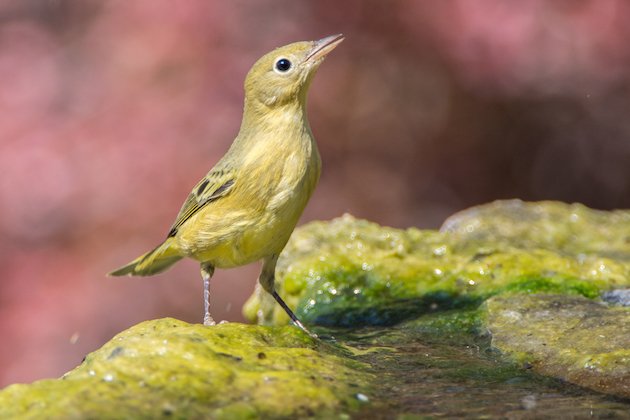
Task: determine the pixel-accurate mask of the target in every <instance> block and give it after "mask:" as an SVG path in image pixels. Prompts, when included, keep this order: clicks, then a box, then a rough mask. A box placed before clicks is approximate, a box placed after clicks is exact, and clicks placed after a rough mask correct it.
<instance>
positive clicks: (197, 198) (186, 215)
mask: <svg viewBox="0 0 630 420" xmlns="http://www.w3.org/2000/svg"><path fill="white" fill-rule="evenodd" d="M235 183H236V171H234V170H232V169H225V168H224V169H218V168H215V169H213V170H211V171H210V172H208V174H207V175H206V176H205V177H203V178H202V179H201V181H199V183H197V185H195V187H194V188H193V190H192V192H191V193H190V195H189V196H188V198H187V199H186V201H185V202H184V205H183V206H182V208H181V210H180V211H179V214H178V215H177V218H176V219H175V223H173V226H171V230H170V231H169V233H168V236H169V237H171V236H175V235H176V234H177V231H178V229H179V228H180V226H181V225H183V224H184V223H186V221H187V220H188V219H190V218H191V217H192V216H193V215H194V214H195V213H197V212H198V211H199V210H201V209H202V208H203V207H205V206H206V205H207V204H209V203H211V202H213V201H215V200H218V199H219V198H221V197H225V196H226V195H228V194H229V193H230V191H231V190H232V189H233V188H234V184H235Z"/></svg>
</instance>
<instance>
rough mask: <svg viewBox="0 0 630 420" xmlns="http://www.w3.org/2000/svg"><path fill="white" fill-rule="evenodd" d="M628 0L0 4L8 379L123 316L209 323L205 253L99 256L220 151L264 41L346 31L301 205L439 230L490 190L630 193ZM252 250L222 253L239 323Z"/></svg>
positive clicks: (55, 361) (534, 194)
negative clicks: (190, 257) (127, 270)
mask: <svg viewBox="0 0 630 420" xmlns="http://www.w3.org/2000/svg"><path fill="white" fill-rule="evenodd" d="M628 21H630V3H628V2H626V1H623V0H581V1H554V2H549V1H544V0H530V1H520V2H515V1H502V0H480V1H475V2H472V1H467V0H441V1H433V2H428V1H424V2H413V1H390V2H382V1H378V0H373V1H358V0H357V1H345V2H335V1H330V0H327V1H315V0H313V1H301V2H295V1H290V0H282V1H258V2H248V1H245V0H237V1H234V0H233V1H230V2H209V1H207V0H187V1H184V2H173V1H170V0H133V1H125V2H123V1H88V0H85V1H82V0H74V1H64V0H56V1H55V0H48V1H44V0H42V1H36V0H13V1H11V0H5V1H3V2H2V3H0V336H1V337H2V343H3V344H2V346H0V386H4V385H6V384H9V383H13V382H27V381H32V380H35V379H38V378H43V377H54V376H59V375H61V374H62V373H64V372H65V371H67V370H69V369H71V368H72V367H74V366H75V365H77V364H78V363H79V362H80V361H81V359H82V358H83V356H84V355H85V354H86V353H88V352H90V351H92V350H94V349H96V348H97V347H99V346H100V345H101V344H102V343H104V342H105V341H106V340H108V339H109V338H111V337H112V336H113V335H114V334H116V333H117V332H119V331H121V330H122V329H124V328H126V327H129V326H131V325H133V324H135V323H137V322H140V321H142V320H146V319H151V318H157V317H165V316H172V317H176V318H179V319H183V320H186V321H190V322H200V321H201V319H202V293H201V280H200V277H199V274H198V266H197V264H196V263H194V262H192V261H184V262H181V263H179V264H178V265H177V266H176V267H175V268H174V269H172V270H171V271H169V272H167V273H165V274H163V275H159V276H156V277H150V278H106V277H105V276H104V274H105V273H106V272H108V271H110V270H112V269H113V268H116V267H117V266H119V265H121V264H123V263H125V262H127V261H128V260H130V259H132V258H134V257H136V256H137V255H139V254H140V253H142V252H144V251H146V250H148V249H149V248H151V247H152V246H154V245H156V244H157V243H158V242H159V241H160V240H161V239H162V238H163V237H164V235H165V233H166V231H167V230H168V228H169V226H170V224H171V222H172V220H173V218H174V216H175V215H176V213H177V211H178V210H179V206H180V205H181V202H182V201H183V200H184V199H185V197H186V195H187V194H188V192H189V191H190V189H191V188H192V186H193V185H194V184H195V183H196V182H197V180H198V179H199V178H200V177H201V176H202V175H204V174H205V173H206V171H207V170H208V169H209V168H210V167H211V166H212V165H213V164H214V163H215V162H216V161H217V160H218V159H219V158H220V156H221V155H222V154H223V153H224V152H225V151H226V150H227V148H228V146H229V144H230V142H231V140H232V139H233V138H234V135H235V134H236V131H237V130H238V127H239V123H240V116H241V110H242V96H243V95H242V83H243V79H244V77H245V74H246V72H247V71H248V69H249V67H250V66H251V64H253V62H254V61H255V60H256V59H257V58H259V57H260V56H261V55H262V54H264V53H266V52H267V51H269V50H271V49H272V48H274V47H277V46H280V45H284V44H286V43H289V42H293V41H297V40H310V39H318V38H320V37H323V36H326V35H330V34H334V33H339V32H342V33H344V34H345V35H346V37H347V38H346V41H345V42H344V43H343V44H342V45H341V46H340V47H339V48H338V49H337V50H335V52H334V53H333V54H331V56H330V57H329V59H328V60H327V62H326V63H325V64H324V65H323V66H322V67H321V69H320V71H319V74H318V76H317V78H316V80H315V82H314V84H313V86H312V89H311V94H310V100H309V113H310V120H311V125H312V128H313V131H314V133H315V135H316V137H317V139H318V142H319V147H320V151H321V154H322V158H323V162H324V169H323V175H322V179H321V182H320V185H319V187H318V189H317V191H316V193H315V195H314V197H313V199H312V200H311V202H310V204H309V206H308V207H307V209H306V212H305V214H304V217H303V218H302V222H306V221H309V220H313V219H330V218H333V217H336V216H339V215H341V214H342V213H344V212H351V213H353V214H354V215H356V216H358V217H362V218H368V219H371V220H374V221H377V222H379V223H381V224H386V225H392V226H396V227H406V226H420V227H425V228H436V227H438V226H439V225H440V223H441V221H442V220H443V219H444V218H445V217H446V216H448V215H449V214H451V213H453V212H455V211H457V210H460V209H463V208H465V207H468V206H471V205H475V204H479V203H483V202H487V201H490V200H494V199H499V198H512V197H518V198H522V199H527V200H541V199H557V200H565V201H579V202H582V203H585V204H587V205H589V206H592V207H596V208H602V209H609V208H623V207H629V206H630V164H629V162H630V159H629V158H630V95H629V94H630V72H629V70H630V68H629V67H630V46H629V45H630V44H629V43H628V39H630V25H628ZM258 269H259V267H258V266H257V265H252V266H248V267H244V268H240V269H234V270H229V271H218V272H217V274H216V275H215V278H214V279H213V282H212V290H211V291H212V303H211V305H212V312H213V314H214V316H215V318H216V319H227V320H232V321H240V320H242V316H241V314H240V308H241V306H242V304H243V302H244V301H245V299H246V298H247V296H248V295H249V294H250V293H251V291H252V290H253V287H254V283H255V280H256V277H257V274H258Z"/></svg>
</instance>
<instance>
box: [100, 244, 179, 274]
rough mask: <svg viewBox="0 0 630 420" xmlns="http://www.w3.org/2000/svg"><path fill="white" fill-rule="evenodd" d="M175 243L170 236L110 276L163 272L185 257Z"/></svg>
mask: <svg viewBox="0 0 630 420" xmlns="http://www.w3.org/2000/svg"><path fill="white" fill-rule="evenodd" d="M173 245H175V243H174V239H173V238H168V239H167V240H166V241H164V242H162V243H161V244H160V245H158V246H157V247H156V248H155V249H154V250H152V251H149V252H147V253H146V254H144V255H141V256H140V257H138V258H136V259H135V260H133V261H131V262H130V263H129V264H127V265H124V266H122V267H120V268H119V269H118V270H114V271H112V272H111V273H109V274H108V276H125V275H129V276H151V275H153V274H157V273H161V272H162V271H165V270H166V269H168V268H169V267H170V266H171V265H173V264H175V263H176V262H177V261H179V260H181V259H182V258H183V257H182V256H181V255H180V254H179V252H178V251H177V249H176V248H175V247H174V246H173Z"/></svg>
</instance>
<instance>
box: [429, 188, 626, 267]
mask: <svg viewBox="0 0 630 420" xmlns="http://www.w3.org/2000/svg"><path fill="white" fill-rule="evenodd" d="M440 230H441V231H442V232H448V233H453V234H455V235H456V236H457V237H458V238H459V243H460V246H466V245H469V244H470V245H472V246H476V244H478V243H487V244H509V245H510V246H511V247H515V248H520V249H547V250H551V251H554V252H558V253H563V254H570V255H574V256H576V257H586V256H599V257H604V258H609V259H610V260H625V261H629V260H630V211H628V210H616V211H601V210H593V209H590V208H588V207H586V206H584V205H582V204H578V203H574V204H566V203H561V202H557V201H541V202H533V203H532V202H524V201H521V200H499V201H495V202H493V203H489V204H484V205H481V206H476V207H471V208H469V209H466V210H464V211H461V212H459V213H456V214H454V215H453V216H451V217H449V218H448V219H447V220H446V221H445V222H444V224H443V225H442V228H441V229H440Z"/></svg>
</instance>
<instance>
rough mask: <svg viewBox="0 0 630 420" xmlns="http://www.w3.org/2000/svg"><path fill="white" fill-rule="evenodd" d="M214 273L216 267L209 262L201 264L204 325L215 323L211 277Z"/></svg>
mask: <svg viewBox="0 0 630 420" xmlns="http://www.w3.org/2000/svg"><path fill="white" fill-rule="evenodd" d="M213 274H214V267H213V266H212V265H211V264H208V263H202V264H201V278H202V279H203V310H204V314H203V325H215V324H216V323H215V322H214V319H212V317H211V316H210V278H211V277H212V275H213Z"/></svg>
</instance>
